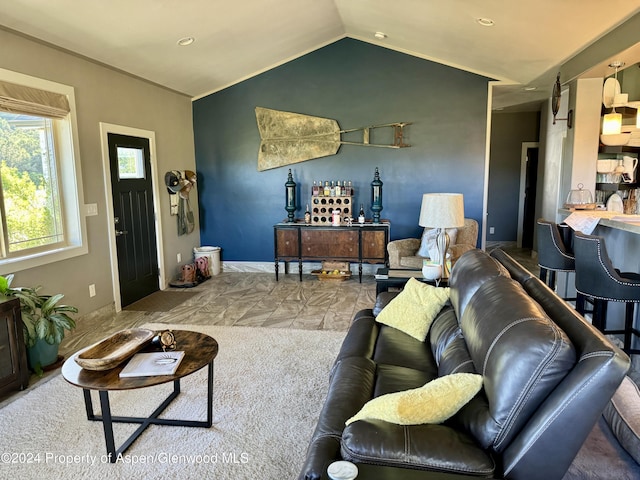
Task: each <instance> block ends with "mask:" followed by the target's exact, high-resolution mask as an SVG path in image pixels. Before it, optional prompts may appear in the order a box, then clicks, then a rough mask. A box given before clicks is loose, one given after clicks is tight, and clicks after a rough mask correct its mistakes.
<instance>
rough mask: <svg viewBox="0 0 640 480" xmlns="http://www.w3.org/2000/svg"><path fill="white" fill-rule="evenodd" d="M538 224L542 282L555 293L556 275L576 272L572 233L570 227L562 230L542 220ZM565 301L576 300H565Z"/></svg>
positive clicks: (539, 264) (539, 262)
mask: <svg viewBox="0 0 640 480" xmlns="http://www.w3.org/2000/svg"><path fill="white" fill-rule="evenodd" d="M537 223H538V232H537V239H538V266H539V267H540V280H542V281H543V282H544V283H546V284H547V285H548V286H549V288H551V289H552V290H554V291H555V289H556V273H557V272H575V269H576V266H575V259H574V256H573V252H572V250H571V248H570V245H571V243H570V239H571V237H570V235H571V233H572V231H571V228H570V227H569V226H568V225H567V226H566V228H563V229H562V230H561V229H560V228H559V225H557V224H555V223H553V222H549V221H547V220H544V219H542V218H539V219H538V221H537ZM563 227H564V226H563ZM563 236H564V237H566V238H563ZM564 300H575V298H564Z"/></svg>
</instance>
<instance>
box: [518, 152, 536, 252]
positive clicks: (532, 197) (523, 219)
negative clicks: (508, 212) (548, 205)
mask: <svg viewBox="0 0 640 480" xmlns="http://www.w3.org/2000/svg"><path fill="white" fill-rule="evenodd" d="M538 152H539V145H538V142H523V143H522V155H521V159H520V193H519V203H518V236H517V246H518V248H530V249H533V244H534V234H535V224H536V189H537V185H538Z"/></svg>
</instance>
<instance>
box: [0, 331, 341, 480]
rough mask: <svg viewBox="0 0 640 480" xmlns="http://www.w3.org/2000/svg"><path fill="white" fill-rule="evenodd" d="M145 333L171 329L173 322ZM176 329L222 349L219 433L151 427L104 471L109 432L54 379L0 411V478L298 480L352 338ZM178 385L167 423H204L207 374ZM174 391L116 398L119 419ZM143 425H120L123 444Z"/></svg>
mask: <svg viewBox="0 0 640 480" xmlns="http://www.w3.org/2000/svg"><path fill="white" fill-rule="evenodd" d="M146 327H148V328H152V329H156V330H160V329H163V328H172V327H171V326H170V325H166V324H149V325H146ZM173 328H175V329H182V330H194V331H200V332H203V333H207V334H209V335H211V336H213V337H214V338H215V339H216V340H217V341H218V343H219V345H220V351H219V353H218V356H217V358H216V360H215V363H214V391H213V419H214V425H213V426H212V427H211V428H210V429H206V428H190V427H172V426H156V425H152V426H150V427H149V428H148V429H147V431H146V432H145V433H144V434H143V435H142V436H141V437H140V438H138V440H136V442H135V443H134V444H133V445H132V446H131V447H130V448H129V450H127V451H126V452H125V454H124V456H123V458H122V459H121V461H119V462H118V463H116V464H109V463H105V461H106V458H105V457H106V455H105V452H106V450H105V443H104V435H103V430H102V424H101V423H100V422H90V421H88V420H87V419H86V415H85V409H84V403H83V399H82V390H81V389H79V388H78V387H75V386H72V385H70V384H68V383H67V382H66V381H65V380H64V379H63V378H62V377H61V376H60V375H57V376H55V377H53V378H52V379H51V380H50V381H48V382H47V383H45V384H43V385H41V386H39V387H37V388H35V389H34V390H33V391H31V392H29V393H27V394H26V395H24V396H21V397H19V398H17V399H16V400H15V401H14V402H12V403H10V404H8V405H7V406H5V407H4V408H3V409H2V410H0V432H2V435H0V453H3V456H2V462H0V478H15V479H59V478H64V479H65V480H68V479H113V478H122V479H166V478H180V479H198V480H199V479H203V478H215V479H216V480H226V479H228V480H238V479H257V478H263V479H273V480H275V479H278V480H281V479H294V478H296V477H297V475H298V473H299V470H300V468H301V467H302V463H303V461H304V455H305V451H306V448H307V445H308V442H309V439H310V438H311V434H312V433H313V429H314V428H315V424H316V421H317V418H318V415H319V413H320V409H321V406H322V403H323V401H324V397H325V395H326V391H327V388H328V385H329V371H330V369H331V366H332V364H333V361H334V359H335V357H336V355H337V353H338V350H339V348H340V345H341V343H342V340H343V338H344V335H345V333H344V332H331V331H307V330H291V329H287V330H285V329H277V328H252V327H222V326H202V325H192V326H189V325H180V326H175V327H173ZM181 387H182V388H181V394H180V395H179V396H178V398H176V399H175V400H174V401H173V403H172V404H171V405H170V406H169V408H168V409H167V410H166V411H165V413H164V414H163V415H162V416H163V417H166V418H185V419H193V420H204V419H205V418H206V410H205V408H206V407H205V398H206V369H202V370H200V371H198V372H196V373H194V374H192V375H190V376H188V377H185V378H183V379H182V381H181ZM171 388H172V384H168V385H160V386H156V387H149V388H144V389H139V390H131V391H126V392H112V393H111V394H110V398H111V407H112V408H111V411H112V414H113V415H126V416H131V415H147V414H149V413H150V412H151V411H153V410H154V409H155V408H156V407H157V406H158V405H159V403H160V402H161V401H162V400H163V399H164V398H165V397H166V395H168V393H169V392H170V390H171ZM93 400H94V401H93V403H94V409H96V410H99V406H100V403H99V401H98V397H97V394H96V393H95V392H94V393H93ZM136 427H137V425H129V424H115V425H114V435H115V441H116V444H117V445H118V446H119V445H120V444H121V443H122V442H123V441H124V440H125V439H126V438H127V437H128V436H129V435H130V434H131V433H132V432H133V431H134V430H135V428H136ZM7 454H8V455H7ZM7 460H8V461H9V462H10V463H7ZM14 462H15V463H14Z"/></svg>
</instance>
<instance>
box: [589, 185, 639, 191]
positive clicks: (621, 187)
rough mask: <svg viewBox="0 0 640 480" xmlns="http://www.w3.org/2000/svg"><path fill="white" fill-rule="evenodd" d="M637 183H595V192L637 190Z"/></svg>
mask: <svg viewBox="0 0 640 480" xmlns="http://www.w3.org/2000/svg"><path fill="white" fill-rule="evenodd" d="M639 187H640V185H638V184H637V183H596V190H602V191H606V192H617V191H618V190H633V189H634V188H639Z"/></svg>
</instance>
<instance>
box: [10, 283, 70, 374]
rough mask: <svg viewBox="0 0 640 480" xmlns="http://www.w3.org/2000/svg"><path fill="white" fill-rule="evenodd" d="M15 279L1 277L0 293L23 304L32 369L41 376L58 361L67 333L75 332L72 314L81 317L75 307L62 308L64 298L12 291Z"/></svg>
mask: <svg viewBox="0 0 640 480" xmlns="http://www.w3.org/2000/svg"><path fill="white" fill-rule="evenodd" d="M12 280H13V275H7V276H6V277H3V276H0V293H2V294H3V295H5V296H8V297H16V298H18V299H19V300H20V310H21V312H22V323H23V332H24V343H25V346H26V347H27V357H28V360H29V365H30V366H31V369H32V370H34V371H35V372H36V373H38V374H41V373H42V368H44V367H46V366H49V365H51V364H53V363H55V361H56V360H57V358H58V349H59V347H60V343H61V342H62V339H63V338H64V331H65V330H72V329H73V328H75V326H76V322H75V320H74V319H73V318H71V317H70V316H69V313H78V309H77V308H76V307H72V306H70V305H62V304H60V303H59V302H60V300H61V299H62V298H63V297H64V295H62V294H61V293H59V294H56V295H40V294H39V293H38V291H39V290H40V288H41V287H34V288H31V287H22V288H11V281H12Z"/></svg>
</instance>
